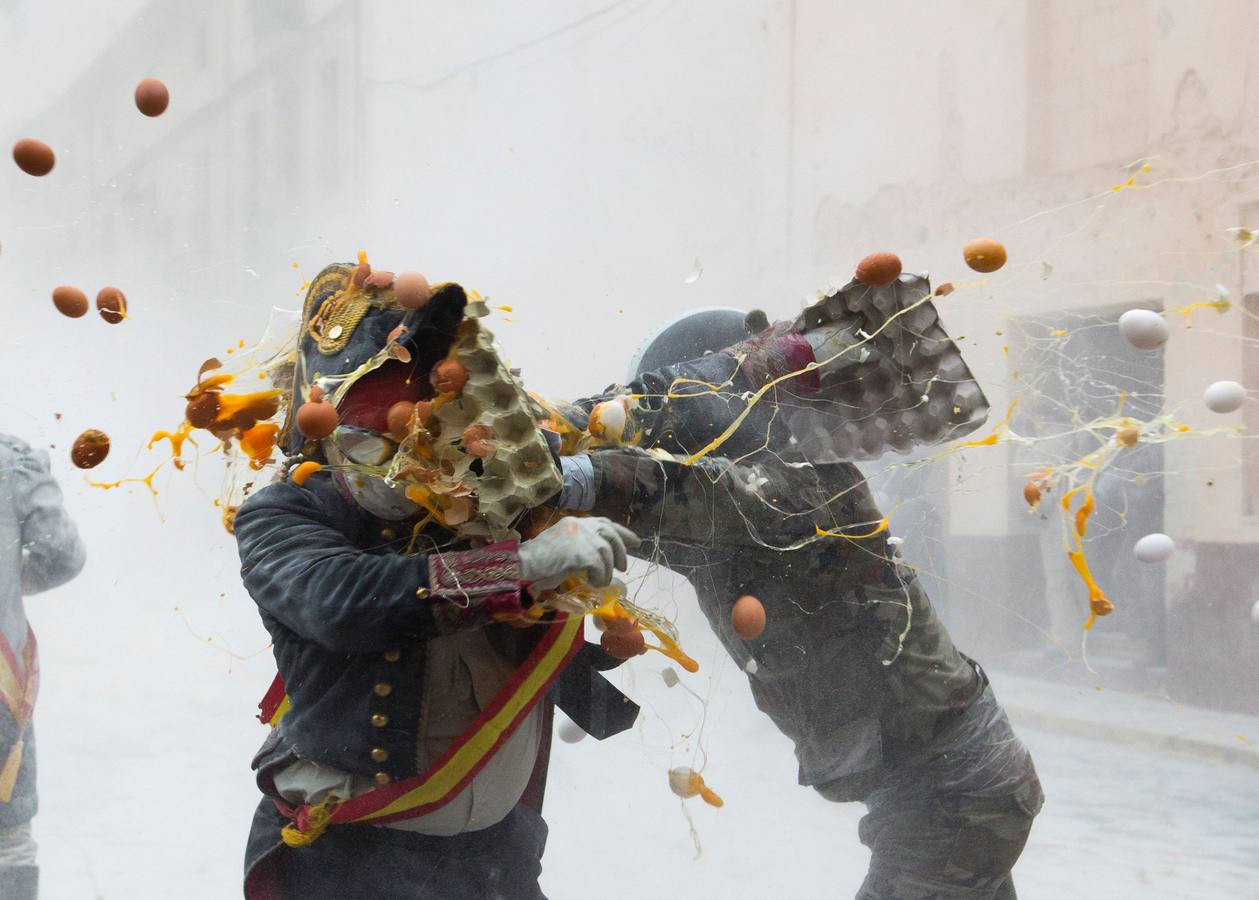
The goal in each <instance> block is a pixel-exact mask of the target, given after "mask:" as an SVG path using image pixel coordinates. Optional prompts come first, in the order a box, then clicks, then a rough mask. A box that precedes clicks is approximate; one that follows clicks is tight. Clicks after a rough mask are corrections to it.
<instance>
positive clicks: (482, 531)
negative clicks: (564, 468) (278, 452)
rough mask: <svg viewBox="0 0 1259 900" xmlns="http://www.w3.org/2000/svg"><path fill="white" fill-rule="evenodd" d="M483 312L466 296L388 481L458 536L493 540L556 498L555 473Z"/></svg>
mask: <svg viewBox="0 0 1259 900" xmlns="http://www.w3.org/2000/svg"><path fill="white" fill-rule="evenodd" d="M487 311H488V310H487V308H486V305H485V302H484V301H483V300H481V299H480V298H477V297H476V295H475V294H474V295H473V299H472V300H470V302H469V303H468V305H467V307H466V309H465V318H464V320H463V322H462V323H461V324H460V326H459V330H458V333H457V336H456V338H455V340H454V342H453V344H452V345H451V347H450V350H449V352H448V353H447V355H446V358H445V359H444V360H442V361H441V362H439V363H437V364H436V365H434V366H433V371H432V376H431V380H432V383H433V386H434V389H435V390H436V391H437V395H436V396H435V397H434V398H433V400H432V401H431V407H426V408H423V409H422V410H421V412H420V413H419V414H417V415H416V416H415V417H413V418H412V420H411V422H410V423H409V425H410V428H409V434H408V436H407V437H406V439H405V440H404V441H403V443H402V445H401V448H400V452H399V453H398V455H397V457H396V458H395V460H394V464H393V466H392V467H391V470H390V473H389V474H390V477H391V478H392V479H394V480H396V481H398V482H401V483H404V484H408V485H411V487H410V488H409V490H408V496H412V497H413V498H414V499H416V500H419V501H421V502H423V503H424V505H425V506H428V507H429V508H430V509H431V510H436V511H437V518H439V520H440V521H442V522H443V523H444V524H445V525H447V526H448V527H450V528H452V529H453V530H455V531H456V532H457V533H458V534H459V535H460V536H461V537H480V538H486V539H489V540H491V541H498V540H503V539H507V538H515V537H517V536H518V534H517V532H516V530H515V528H514V527H513V526H514V524H515V523H516V522H517V520H518V519H519V518H520V516H521V514H522V513H524V512H525V511H527V510H529V509H532V508H533V507H536V506H540V505H541V504H542V503H544V502H545V501H546V500H547V499H548V498H550V497H552V496H553V495H554V494H556V493H557V492H558V491H559V489H560V475H559V472H558V470H557V469H556V466H555V464H554V462H553V461H552V458H551V451H550V448H549V447H548V445H547V442H546V439H545V438H544V437H543V434H542V432H541V430H540V429H539V428H538V424H537V423H538V421H539V420H540V419H541V418H543V416H544V415H545V413H544V412H543V410H542V409H541V408H540V407H539V406H538V405H537V404H536V403H535V402H534V401H533V400H532V399H531V398H530V397H529V396H528V395H527V394H526V393H525V390H524V388H522V387H521V385H520V383H519V382H518V381H517V380H516V378H515V377H514V376H513V375H512V373H511V372H510V371H509V370H508V368H507V367H506V366H505V365H504V364H503V361H502V358H501V357H500V356H499V353H498V350H497V348H496V347H495V344H494V337H493V335H492V334H491V333H490V332H489V330H488V329H486V328H485V327H484V325H482V324H481V321H480V320H481V318H482V317H484V316H485V315H486V313H487ZM426 494H427V495H428V496H427V497H426V496H425V495H426ZM426 500H427V501H428V502H425V501H426Z"/></svg>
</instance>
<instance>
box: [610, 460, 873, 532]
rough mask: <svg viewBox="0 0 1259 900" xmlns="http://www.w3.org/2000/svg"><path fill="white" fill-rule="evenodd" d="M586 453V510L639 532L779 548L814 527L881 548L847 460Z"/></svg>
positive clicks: (860, 483)
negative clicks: (589, 480)
mask: <svg viewBox="0 0 1259 900" xmlns="http://www.w3.org/2000/svg"><path fill="white" fill-rule="evenodd" d="M589 459H590V467H591V470H592V472H593V491H591V492H590V493H589V499H588V500H587V505H588V506H589V507H590V510H589V511H592V512H594V513H596V514H598V515H605V516H608V517H609V518H611V519H613V520H614V521H618V522H623V523H625V524H626V525H628V526H629V527H630V528H632V529H633V530H634V531H636V532H637V533H639V534H641V535H644V536H653V537H658V538H660V539H661V540H666V541H669V540H672V541H678V542H682V543H686V544H688V545H690V546H696V547H704V546H757V547H767V548H772V549H779V550H786V549H789V548H793V547H799V546H802V545H804V544H805V543H808V542H810V541H812V540H814V539H817V538H818V537H819V530H821V531H824V532H830V533H831V534H832V535H838V534H842V535H846V536H848V537H850V538H853V539H854V540H857V539H860V540H864V541H867V542H869V546H867V549H874V550H876V552H879V553H882V551H883V550H884V547H883V536H882V535H881V534H879V533H878V529H879V527H880V524H881V522H882V518H883V517H882V515H881V513H880V512H879V510H878V508H877V507H876V506H875V505H874V501H873V498H872V497H871V495H870V492H869V489H868V488H867V486H866V485H865V482H864V479H863V478H862V476H861V473H860V472H859V471H858V470H857V468H856V467H855V466H852V465H848V464H836V465H828V466H812V465H807V464H792V463H784V462H781V461H779V460H777V459H772V458H771V460H770V461H766V462H763V463H762V462H756V461H746V462H741V463H739V462H732V461H731V460H728V459H724V458H720V457H706V458H704V459H701V460H698V461H697V462H695V463H694V464H691V465H687V464H684V463H683V462H681V461H678V460H676V459H668V458H661V457H658V456H657V455H653V454H648V453H644V452H642V451H639V450H633V449H608V450H598V451H595V452H593V453H591V454H590V455H589ZM871 532H875V534H874V535H871V537H869V538H862V537H859V536H861V535H869V534H871ZM823 537H826V536H823ZM827 539H829V540H834V539H835V538H834V537H829V538H827ZM875 543H877V544H878V546H877V548H876V547H875V546H873V545H874V544H875Z"/></svg>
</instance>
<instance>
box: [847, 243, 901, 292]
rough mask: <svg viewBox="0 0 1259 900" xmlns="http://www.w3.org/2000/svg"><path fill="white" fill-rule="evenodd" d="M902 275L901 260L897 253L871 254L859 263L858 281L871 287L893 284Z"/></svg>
mask: <svg viewBox="0 0 1259 900" xmlns="http://www.w3.org/2000/svg"><path fill="white" fill-rule="evenodd" d="M900 274H901V258H900V257H899V256H897V255H896V254H895V253H887V252H882V253H871V254H870V255H869V256H867V257H866V258H865V259H863V260H862V261H861V262H859V263H857V280H858V281H860V282H861V283H862V284H868V285H870V286H871V287H880V286H882V285H885V284H891V283H892V282H893V281H895V280H896V279H897V278H899V277H900Z"/></svg>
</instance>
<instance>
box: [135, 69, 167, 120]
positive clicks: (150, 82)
mask: <svg viewBox="0 0 1259 900" xmlns="http://www.w3.org/2000/svg"><path fill="white" fill-rule="evenodd" d="M169 104H170V91H168V90H167V89H166V85H164V84H162V82H160V81H158V80H157V79H156V78H146V79H144V80H143V81H141V82H140V83H139V84H137V85H136V109H138V110H140V112H142V113H144V114H145V115H146V116H149V117H150V118H152V117H154V116H160V115H161V114H162V113H164V112H166V107H167V106H168V105H169Z"/></svg>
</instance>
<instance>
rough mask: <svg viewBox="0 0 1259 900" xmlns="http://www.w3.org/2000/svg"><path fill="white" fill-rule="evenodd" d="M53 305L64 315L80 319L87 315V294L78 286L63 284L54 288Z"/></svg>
mask: <svg viewBox="0 0 1259 900" xmlns="http://www.w3.org/2000/svg"><path fill="white" fill-rule="evenodd" d="M52 305H53V306H55V307H57V312H59V313H61V314H62V315H63V316H69V317H70V318H71V319H78V318H80V317H82V316H85V315H87V305H88V304H87V294H85V293H83V292H82V291H81V290H79V289H78V288H77V287H71V286H70V285H68V284H63V285H61V286H59V287H55V288H53V289H52Z"/></svg>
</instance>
